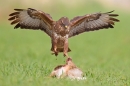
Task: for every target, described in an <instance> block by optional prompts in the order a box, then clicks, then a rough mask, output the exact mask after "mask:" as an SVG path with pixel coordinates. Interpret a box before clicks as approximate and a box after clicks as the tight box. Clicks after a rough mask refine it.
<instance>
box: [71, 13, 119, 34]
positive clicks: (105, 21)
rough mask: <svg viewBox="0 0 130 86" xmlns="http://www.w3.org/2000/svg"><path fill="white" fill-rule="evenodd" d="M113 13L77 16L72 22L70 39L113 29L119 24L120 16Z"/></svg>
mask: <svg viewBox="0 0 130 86" xmlns="http://www.w3.org/2000/svg"><path fill="white" fill-rule="evenodd" d="M112 12H113V11H110V12H107V13H95V14H87V15H85V16H77V17H75V18H73V19H72V20H70V22H71V27H70V32H69V37H72V36H75V35H78V34H80V33H83V32H88V31H94V30H99V29H104V28H106V29H107V28H113V25H114V23H115V22H119V20H118V19H116V18H113V17H117V16H118V14H111V13H112Z"/></svg>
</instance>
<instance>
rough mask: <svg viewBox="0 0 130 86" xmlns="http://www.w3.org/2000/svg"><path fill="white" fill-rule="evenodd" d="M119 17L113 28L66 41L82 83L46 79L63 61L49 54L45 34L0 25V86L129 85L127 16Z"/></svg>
mask: <svg viewBox="0 0 130 86" xmlns="http://www.w3.org/2000/svg"><path fill="white" fill-rule="evenodd" d="M120 15H121V16H120V17H118V18H119V19H120V20H121V22H120V23H116V25H115V28H114V29H109V30H100V31H95V32H89V33H84V34H82V35H79V36H76V37H74V38H71V39H69V43H70V48H71V50H72V52H70V53H69V55H70V56H71V57H72V58H73V61H74V62H75V63H76V64H77V66H78V67H80V68H81V69H82V70H83V71H84V73H85V75H86V77H87V79H86V80H84V81H70V80H69V79H55V78H50V77H48V76H49V74H50V72H51V71H52V69H53V68H54V67H55V66H56V65H59V64H63V63H64V61H65V58H63V56H62V54H60V55H59V56H58V57H55V56H52V55H51V54H50V53H51V52H50V48H51V42H50V38H49V37H48V36H47V35H46V34H45V33H43V32H41V31H32V30H20V29H18V30H14V29H13V26H10V25H9V22H5V23H0V86H52V85H53V86H57V85H58V86H72V85H74V86H85V85H88V86H130V33H129V32H130V29H129V25H128V23H129V22H128V18H129V17H130V16H128V15H125V14H123V13H120ZM69 17H71V16H69Z"/></svg>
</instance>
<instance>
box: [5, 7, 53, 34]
mask: <svg viewBox="0 0 130 86" xmlns="http://www.w3.org/2000/svg"><path fill="white" fill-rule="evenodd" d="M14 10H15V11H16V12H14V13H11V14H10V15H9V16H10V18H9V19H8V20H11V21H12V22H11V25H13V24H16V26H15V27H14V29H16V28H21V29H33V30H38V29H40V30H43V31H44V32H45V33H47V34H48V35H49V36H51V35H52V30H51V25H52V23H53V22H54V21H53V20H52V18H51V16H50V15H49V14H47V13H44V12H42V11H39V10H35V9H32V8H28V9H14Z"/></svg>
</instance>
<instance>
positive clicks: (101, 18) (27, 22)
mask: <svg viewBox="0 0 130 86" xmlns="http://www.w3.org/2000/svg"><path fill="white" fill-rule="evenodd" d="M14 10H15V11H16V12H13V13H11V14H10V15H9V16H10V18H9V19H8V20H12V22H11V25H13V24H16V26H15V27H14V29H16V28H21V29H33V30H42V31H44V32H45V33H46V34H48V35H49V36H50V38H51V42H52V47H51V51H52V52H53V54H55V55H56V56H57V55H58V53H59V52H63V54H64V56H67V57H69V56H68V54H67V53H68V52H69V51H71V50H70V49H69V47H68V38H70V37H73V36H75V35H78V34H80V33H83V32H88V31H94V30H99V29H108V28H113V25H114V23H115V22H119V20H118V19H116V18H114V17H117V16H118V14H112V12H113V11H110V12H106V13H101V12H98V13H94V14H86V15H84V16H77V17H74V18H73V19H71V20H69V19H68V18H67V17H61V18H60V19H59V20H58V21H54V20H53V19H52V17H51V16H50V15H49V14H47V13H45V12H42V11H40V10H35V9H32V8H28V9H14Z"/></svg>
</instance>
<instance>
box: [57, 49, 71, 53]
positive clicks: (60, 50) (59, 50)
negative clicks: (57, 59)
mask: <svg viewBox="0 0 130 86" xmlns="http://www.w3.org/2000/svg"><path fill="white" fill-rule="evenodd" d="M57 51H58V52H63V51H64V48H57ZM70 51H71V50H70V48H68V52H70Z"/></svg>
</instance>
